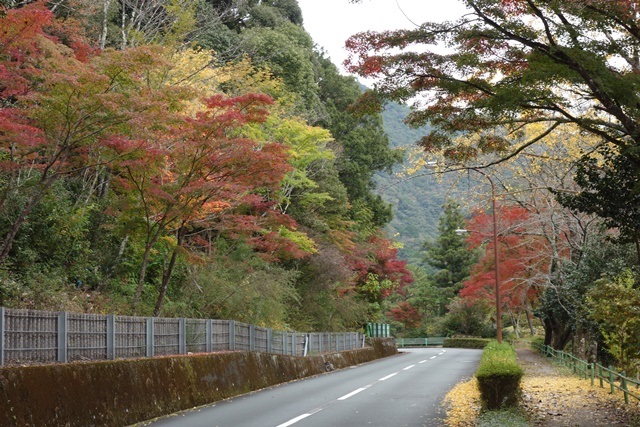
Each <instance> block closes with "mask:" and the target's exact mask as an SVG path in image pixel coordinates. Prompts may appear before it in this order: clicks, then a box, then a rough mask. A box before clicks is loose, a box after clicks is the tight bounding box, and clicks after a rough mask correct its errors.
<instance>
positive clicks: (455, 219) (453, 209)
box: [426, 200, 478, 315]
mask: <svg viewBox="0 0 640 427" xmlns="http://www.w3.org/2000/svg"><path fill="white" fill-rule="evenodd" d="M464 225H465V220H464V217H463V216H462V213H461V212H460V205H459V204H458V203H456V202H454V201H451V200H449V201H447V202H446V203H445V205H444V213H443V214H442V216H441V217H440V221H439V223H438V233H439V234H438V238H437V239H436V241H435V242H434V243H433V244H432V245H427V246H428V247H427V256H426V262H427V263H428V264H429V265H431V266H433V267H434V268H436V269H437V270H436V272H435V273H434V275H433V281H434V284H435V286H436V287H438V288H439V289H440V301H439V314H441V315H442V314H444V310H445V307H446V306H447V304H448V303H449V302H450V301H451V299H452V298H453V297H454V296H455V295H457V293H458V291H459V290H460V288H461V287H462V282H463V281H464V280H465V279H466V278H468V277H469V271H470V268H471V266H472V265H474V264H475V263H476V261H477V259H478V256H477V254H476V253H474V252H473V251H472V250H470V249H469V247H468V245H467V242H466V236H465V235H464V233H460V232H459V231H458V232H456V230H460V229H462V228H463V227H464Z"/></svg>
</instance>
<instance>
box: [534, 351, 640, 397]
mask: <svg viewBox="0 0 640 427" xmlns="http://www.w3.org/2000/svg"><path fill="white" fill-rule="evenodd" d="M534 348H535V349H537V350H538V351H539V352H540V353H542V354H543V355H545V356H547V357H551V358H553V361H554V362H555V363H558V364H560V365H563V366H565V367H567V368H569V369H571V370H572V371H573V373H574V374H576V375H579V376H580V377H581V378H584V379H590V380H591V385H592V386H593V385H595V382H596V379H597V380H598V382H599V383H600V387H602V388H604V387H605V386H604V384H605V383H607V384H609V387H610V388H611V394H615V392H616V390H620V391H622V393H623V394H624V401H625V403H629V396H631V397H634V398H636V399H637V400H640V395H639V394H637V393H634V392H632V391H630V390H629V385H630V384H633V385H635V388H636V389H637V388H638V387H640V381H638V380H636V379H633V378H629V377H627V376H626V374H625V373H624V372H617V371H615V370H614V369H613V368H612V367H611V366H609V367H604V366H602V365H601V364H599V363H589V362H587V361H585V360H582V359H579V358H577V357H575V356H574V355H573V354H571V353H567V352H564V351H561V350H556V349H554V348H553V347H551V346H548V345H534Z"/></svg>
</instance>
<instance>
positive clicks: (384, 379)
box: [378, 372, 398, 381]
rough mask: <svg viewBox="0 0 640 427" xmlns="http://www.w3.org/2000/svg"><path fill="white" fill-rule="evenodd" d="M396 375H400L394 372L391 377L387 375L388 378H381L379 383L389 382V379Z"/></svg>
mask: <svg viewBox="0 0 640 427" xmlns="http://www.w3.org/2000/svg"><path fill="white" fill-rule="evenodd" d="M396 375H398V373H397V372H394V373H393V374H389V375H387V376H386V377H382V378H380V379H379V380H378V381H386V380H388V379H389V378H391V377H393V376H396Z"/></svg>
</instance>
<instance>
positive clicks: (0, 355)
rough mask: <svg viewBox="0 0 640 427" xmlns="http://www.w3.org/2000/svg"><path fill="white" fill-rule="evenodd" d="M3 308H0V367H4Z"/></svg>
mask: <svg viewBox="0 0 640 427" xmlns="http://www.w3.org/2000/svg"><path fill="white" fill-rule="evenodd" d="M4 328H5V326H4V307H0V366H4Z"/></svg>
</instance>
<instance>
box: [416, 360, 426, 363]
mask: <svg viewBox="0 0 640 427" xmlns="http://www.w3.org/2000/svg"><path fill="white" fill-rule="evenodd" d="M427 362H428V360H421V361H419V362H418V363H427Z"/></svg>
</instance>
